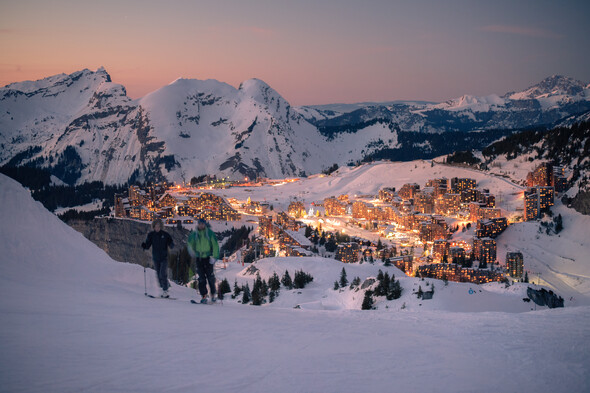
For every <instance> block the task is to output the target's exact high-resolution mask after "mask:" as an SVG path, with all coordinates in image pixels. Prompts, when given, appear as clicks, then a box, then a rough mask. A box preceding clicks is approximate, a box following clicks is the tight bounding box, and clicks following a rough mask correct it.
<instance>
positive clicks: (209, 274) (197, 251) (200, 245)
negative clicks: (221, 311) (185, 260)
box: [187, 218, 219, 303]
mask: <svg viewBox="0 0 590 393" xmlns="http://www.w3.org/2000/svg"><path fill="white" fill-rule="evenodd" d="M187 249H188V253H189V254H190V255H191V256H192V257H194V258H196V265H197V274H198V276H199V278H198V282H199V293H200V294H201V303H207V283H209V288H210V289H211V301H212V302H215V293H216V292H217V291H216V288H215V271H214V269H213V268H214V265H215V261H216V260H217V259H219V243H217V239H216V238H215V233H214V232H213V231H212V230H211V228H209V225H208V224H207V221H205V220H204V219H202V218H199V221H197V228H196V230H193V231H191V233H190V234H189V235H188V240H187Z"/></svg>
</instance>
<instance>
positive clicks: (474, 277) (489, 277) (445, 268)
mask: <svg viewBox="0 0 590 393" xmlns="http://www.w3.org/2000/svg"><path fill="white" fill-rule="evenodd" d="M416 275H417V276H420V277H432V278H438V279H441V280H444V279H447V280H449V281H457V282H472V283H475V284H485V283H488V282H493V281H501V280H502V279H503V278H504V277H503V275H502V274H501V273H499V272H494V271H491V270H487V269H470V268H464V267H462V266H461V265H459V264H454V263H448V264H444V263H443V264H440V263H437V264H430V265H422V266H419V267H418V270H417V272H416Z"/></svg>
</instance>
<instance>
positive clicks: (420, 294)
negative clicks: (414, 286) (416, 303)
mask: <svg viewBox="0 0 590 393" xmlns="http://www.w3.org/2000/svg"><path fill="white" fill-rule="evenodd" d="M417 295H418V299H422V295H424V291H423V290H422V285H419V286H418V293H417Z"/></svg>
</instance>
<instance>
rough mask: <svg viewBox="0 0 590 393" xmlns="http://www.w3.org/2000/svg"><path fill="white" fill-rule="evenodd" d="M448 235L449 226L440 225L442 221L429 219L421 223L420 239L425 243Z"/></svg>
mask: <svg viewBox="0 0 590 393" xmlns="http://www.w3.org/2000/svg"><path fill="white" fill-rule="evenodd" d="M445 225H446V223H445ZM448 236H449V232H448V231H447V228H446V227H445V226H443V225H440V222H437V221H433V220H427V221H424V222H422V223H421V224H420V241H421V242H423V243H427V242H428V243H430V242H434V241H435V240H439V239H446V238H447V237H448Z"/></svg>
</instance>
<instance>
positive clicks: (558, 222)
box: [555, 213, 563, 233]
mask: <svg viewBox="0 0 590 393" xmlns="http://www.w3.org/2000/svg"><path fill="white" fill-rule="evenodd" d="M562 230H563V218H562V217H561V213H559V215H558V216H557V218H556V219H555V233H559V232H561V231H562Z"/></svg>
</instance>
